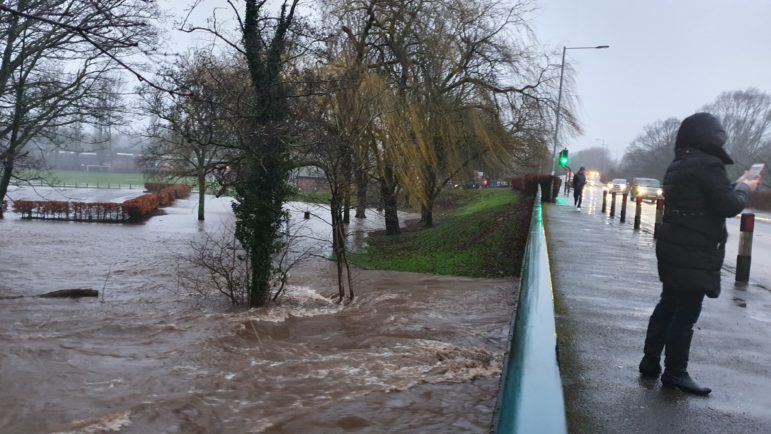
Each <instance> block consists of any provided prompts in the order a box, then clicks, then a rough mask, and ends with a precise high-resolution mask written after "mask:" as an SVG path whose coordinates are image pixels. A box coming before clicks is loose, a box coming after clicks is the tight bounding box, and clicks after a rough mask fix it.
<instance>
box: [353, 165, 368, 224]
mask: <svg viewBox="0 0 771 434" xmlns="http://www.w3.org/2000/svg"><path fill="white" fill-rule="evenodd" d="M368 180H369V179H368V177H367V171H366V170H364V169H361V168H359V169H356V199H358V202H359V203H358V204H357V205H356V215H355V217H356V218H357V219H365V218H367V214H366V209H367V181H368Z"/></svg>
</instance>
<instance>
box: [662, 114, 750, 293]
mask: <svg viewBox="0 0 771 434" xmlns="http://www.w3.org/2000/svg"><path fill="white" fill-rule="evenodd" d="M725 142H726V133H725V130H724V129H723V126H722V125H721V124H720V121H718V120H717V118H715V117H714V116H712V115H711V114H709V113H696V114H694V115H692V116H689V117H687V118H686V119H685V120H683V122H682V123H681V124H680V129H679V130H678V132H677V139H676V142H675V159H674V161H672V163H671V164H670V165H669V167H668V168H667V172H666V174H665V175H664V185H663V190H664V217H663V222H662V225H661V227H660V228H659V235H658V239H657V243H656V258H657V259H658V271H659V279H660V280H661V281H662V283H663V284H664V287H665V288H669V289H673V290H678V291H702V292H704V293H705V294H706V295H707V296H709V297H717V295H718V294H719V293H720V268H721V267H722V265H723V259H724V258H725V242H726V239H727V236H728V234H727V232H726V228H725V219H726V218H727V217H733V216H735V215H737V214H739V213H740V212H741V211H742V210H743V209H744V206H745V205H746V203H747V198H748V196H749V192H750V189H749V187H748V186H747V185H746V184H739V185H738V186H736V187H734V186H732V185H731V182H730V181H729V179H728V175H727V174H726V170H725V165H726V164H733V160H731V157H729V156H728V153H726V151H725V149H724V148H723V146H724V145H725Z"/></svg>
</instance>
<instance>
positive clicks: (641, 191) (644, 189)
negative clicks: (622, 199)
mask: <svg viewBox="0 0 771 434" xmlns="http://www.w3.org/2000/svg"><path fill="white" fill-rule="evenodd" d="M647 191H648V190H647V189H646V188H645V187H637V192H638V193H640V194H645V192H647Z"/></svg>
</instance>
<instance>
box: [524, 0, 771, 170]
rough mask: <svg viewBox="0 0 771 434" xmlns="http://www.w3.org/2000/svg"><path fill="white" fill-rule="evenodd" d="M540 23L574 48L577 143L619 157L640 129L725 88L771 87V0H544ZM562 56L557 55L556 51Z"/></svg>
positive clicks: (544, 32)
mask: <svg viewBox="0 0 771 434" xmlns="http://www.w3.org/2000/svg"><path fill="white" fill-rule="evenodd" d="M538 7H539V9H538V10H536V11H535V20H534V22H533V27H534V30H535V32H536V34H537V36H538V38H539V40H540V41H541V43H542V44H544V45H545V46H546V47H549V48H555V49H557V50H560V52H561V49H562V47H563V46H568V47H570V46H587V45H592V46H594V45H610V48H609V49H606V50H572V51H571V50H568V51H567V58H566V62H569V63H570V64H571V65H572V66H573V67H574V68H575V70H576V75H575V82H576V92H577V94H578V97H579V99H580V103H579V104H580V105H579V108H578V115H579V118H580V120H581V122H582V124H583V127H584V131H585V134H584V135H583V136H582V137H577V138H573V139H568V140H566V143H564V144H561V145H565V146H566V147H568V148H569V149H570V150H571V151H572V150H576V151H577V150H580V149H585V148H588V147H592V146H598V145H600V144H601V142H602V140H605V143H606V144H607V146H608V149H609V150H611V151H612V153H613V156H614V157H616V158H618V157H620V156H621V155H622V154H623V151H624V149H626V147H627V146H628V145H629V143H630V142H631V141H632V140H634V138H635V137H636V136H637V135H639V134H640V133H641V132H642V128H643V127H644V126H645V125H647V124H649V123H652V122H654V121H656V120H659V119H666V118H668V117H672V116H674V117H677V118H679V119H682V118H684V117H685V116H688V115H689V114H692V113H694V112H696V111H697V110H698V109H700V108H701V107H702V106H703V105H705V104H707V103H711V102H712V101H714V99H715V98H716V97H717V96H718V95H719V94H720V93H721V92H724V91H732V90H740V89H747V88H749V87H757V88H759V89H760V90H761V91H764V92H767V93H771V1H768V0H732V1H728V0H723V1H719V0H646V1H623V0H580V1H577V0H540V1H538ZM556 62H559V59H557V60H556Z"/></svg>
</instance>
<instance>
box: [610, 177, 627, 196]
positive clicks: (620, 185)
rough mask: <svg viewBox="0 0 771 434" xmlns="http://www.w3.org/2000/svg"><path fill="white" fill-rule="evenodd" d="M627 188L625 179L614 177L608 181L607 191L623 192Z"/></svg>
mask: <svg viewBox="0 0 771 434" xmlns="http://www.w3.org/2000/svg"><path fill="white" fill-rule="evenodd" d="M628 190H629V186H628V185H627V182H626V179H623V178H616V179H614V180H613V181H610V182H609V183H608V193H621V194H624V193H626V192H627V191H628Z"/></svg>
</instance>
